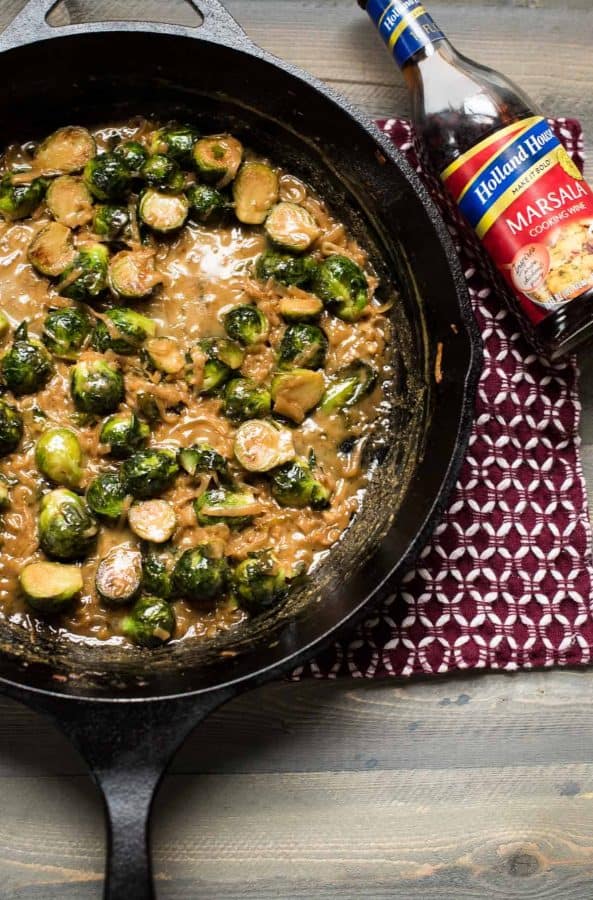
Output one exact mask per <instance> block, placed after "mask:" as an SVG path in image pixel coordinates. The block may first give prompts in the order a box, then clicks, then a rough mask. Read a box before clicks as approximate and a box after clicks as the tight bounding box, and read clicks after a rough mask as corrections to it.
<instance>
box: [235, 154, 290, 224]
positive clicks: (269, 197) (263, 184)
mask: <svg viewBox="0 0 593 900" xmlns="http://www.w3.org/2000/svg"><path fill="white" fill-rule="evenodd" d="M278 189H279V183H278V173H277V172H276V171H275V170H274V169H273V168H272V167H271V166H268V165H266V163H261V162H246V163H245V165H244V166H241V169H240V170H239V174H238V175H237V178H236V180H235V183H234V184H233V199H234V201H235V215H236V216H237V218H238V220H239V222H243V223H244V224H245V225H261V224H262V223H263V222H264V221H265V219H266V216H267V215H268V213H269V211H270V210H271V208H272V207H273V206H274V204H275V203H276V202H277V200H278Z"/></svg>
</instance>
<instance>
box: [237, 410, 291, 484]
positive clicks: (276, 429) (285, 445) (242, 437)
mask: <svg viewBox="0 0 593 900" xmlns="http://www.w3.org/2000/svg"><path fill="white" fill-rule="evenodd" d="M234 451H235V456H236V458H237V460H238V462H240V463H241V465H242V466H243V468H244V469H247V471H248V472H269V471H270V469H275V468H276V466H280V465H282V463H285V462H288V461H289V460H291V459H294V457H295V456H296V453H295V449H294V443H293V439H292V432H291V431H289V429H288V428H283V427H282V426H281V425H278V424H277V423H276V422H266V421H262V420H261V419H253V420H252V421H249V422H244V423H243V424H242V425H240V426H239V428H238V429H237V433H236V435H235V444H234Z"/></svg>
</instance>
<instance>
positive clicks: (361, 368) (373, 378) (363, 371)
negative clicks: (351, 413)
mask: <svg viewBox="0 0 593 900" xmlns="http://www.w3.org/2000/svg"><path fill="white" fill-rule="evenodd" d="M376 383H377V373H376V372H375V370H374V369H373V368H371V366H369V365H368V363H365V362H360V361H358V362H353V363H350V365H348V366H345V367H344V368H343V369H340V370H339V372H336V374H335V375H334V376H332V382H331V384H330V386H329V387H328V389H327V390H326V392H325V394H324V396H323V400H322V401H321V406H320V409H321V411H322V412H324V413H332V412H338V411H339V410H342V409H346V408H347V407H349V406H354V404H355V403H358V401H359V400H362V398H363V397H366V395H367V394H370V392H371V391H372V390H373V388H374V386H375V384H376Z"/></svg>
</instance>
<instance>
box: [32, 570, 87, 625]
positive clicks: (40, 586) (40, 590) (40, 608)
mask: <svg viewBox="0 0 593 900" xmlns="http://www.w3.org/2000/svg"><path fill="white" fill-rule="evenodd" d="M19 584H20V587H21V590H22V592H23V594H24V595H25V598H26V600H27V603H28V604H29V606H32V607H33V609H35V610H36V611H37V612H41V613H59V612H62V610H64V609H66V607H68V606H69V605H70V604H71V603H72V601H73V600H74V598H75V597H76V595H77V594H80V592H81V591H82V587H83V584H82V574H81V571H80V569H79V568H78V567H77V566H65V565H63V564H62V563H56V562H34V563H29V565H28V566H25V568H24V569H23V570H22V572H21V573H20V575H19Z"/></svg>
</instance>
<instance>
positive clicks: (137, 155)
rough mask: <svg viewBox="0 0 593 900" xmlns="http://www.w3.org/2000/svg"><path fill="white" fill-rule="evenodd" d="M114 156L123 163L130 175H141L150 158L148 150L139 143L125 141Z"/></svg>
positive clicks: (115, 151)
mask: <svg viewBox="0 0 593 900" xmlns="http://www.w3.org/2000/svg"><path fill="white" fill-rule="evenodd" d="M113 155H114V156H115V157H117V159H119V160H121V161H122V162H123V164H124V166H125V167H126V169H127V170H128V172H129V173H130V175H139V174H140V169H141V168H142V166H143V165H144V163H145V162H146V159H147V158H148V153H147V151H146V148H145V147H143V146H142V144H141V143H140V142H139V141H124V142H123V143H122V144H118V146H117V147H116V148H115V150H114V151H113Z"/></svg>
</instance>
